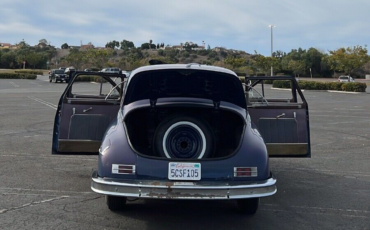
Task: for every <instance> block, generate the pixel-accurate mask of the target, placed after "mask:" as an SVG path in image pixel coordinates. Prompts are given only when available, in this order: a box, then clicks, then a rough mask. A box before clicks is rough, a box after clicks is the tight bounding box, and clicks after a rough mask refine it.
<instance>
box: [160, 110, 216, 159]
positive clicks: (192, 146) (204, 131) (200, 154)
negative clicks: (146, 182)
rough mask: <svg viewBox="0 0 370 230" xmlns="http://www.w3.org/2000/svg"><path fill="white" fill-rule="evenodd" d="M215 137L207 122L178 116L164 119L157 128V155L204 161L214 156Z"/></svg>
mask: <svg viewBox="0 0 370 230" xmlns="http://www.w3.org/2000/svg"><path fill="white" fill-rule="evenodd" d="M214 139H215V138H214V135H213V132H212V129H211V127H210V126H209V124H208V123H207V122H205V121H203V120H202V119H200V118H197V117H195V116H192V115H183V114H178V115H174V116H171V117H169V118H167V119H164V120H163V121H162V122H161V123H160V124H159V125H158V127H157V129H156V131H155V133H154V138H153V142H154V143H153V146H154V151H155V154H156V155H158V156H160V157H165V158H171V159H202V158H208V157H210V156H212V154H213V151H214Z"/></svg>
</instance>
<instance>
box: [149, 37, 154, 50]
mask: <svg viewBox="0 0 370 230" xmlns="http://www.w3.org/2000/svg"><path fill="white" fill-rule="evenodd" d="M152 42H153V41H152V39H150V40H149V49H150V48H152ZM154 49H155V48H154Z"/></svg>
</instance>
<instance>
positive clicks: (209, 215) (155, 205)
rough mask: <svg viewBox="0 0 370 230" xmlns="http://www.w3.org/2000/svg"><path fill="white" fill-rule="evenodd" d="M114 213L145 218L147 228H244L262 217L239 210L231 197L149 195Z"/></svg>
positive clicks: (143, 219) (142, 219) (141, 219)
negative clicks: (156, 197) (159, 197)
mask: <svg viewBox="0 0 370 230" xmlns="http://www.w3.org/2000/svg"><path fill="white" fill-rule="evenodd" d="M117 214H120V215H122V216H124V217H128V218H133V219H138V220H140V221H143V222H146V226H147V228H146V229H230V228H232V229H245V227H247V226H248V225H249V224H251V223H250V221H252V222H258V221H260V219H261V218H262V215H259V214H258V211H257V214H256V215H255V216H253V217H252V216H247V215H244V214H242V213H240V212H238V210H237V206H236V201H233V200H231V201H215V200H210V201H204V200H149V199H148V200H140V201H136V202H128V204H127V206H126V210H125V211H122V212H118V213H117ZM259 216H260V217H261V218H259ZM249 220H250V221H249Z"/></svg>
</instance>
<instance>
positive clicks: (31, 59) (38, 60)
mask: <svg viewBox="0 0 370 230" xmlns="http://www.w3.org/2000/svg"><path fill="white" fill-rule="evenodd" d="M25 60H26V61H27V63H28V64H29V65H31V66H33V68H34V69H35V68H36V65H38V66H42V65H43V64H44V63H46V60H47V57H46V56H44V55H42V54H41V53H36V52H30V53H29V54H27V55H26V58H25Z"/></svg>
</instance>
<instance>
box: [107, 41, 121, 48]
mask: <svg viewBox="0 0 370 230" xmlns="http://www.w3.org/2000/svg"><path fill="white" fill-rule="evenodd" d="M116 47H117V48H118V47H119V42H118V41H116V40H113V41H110V42H108V43H107V44H106V45H105V48H111V49H114V48H116Z"/></svg>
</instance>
